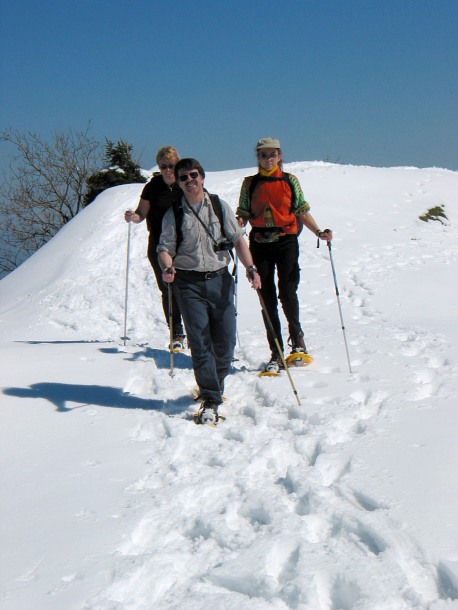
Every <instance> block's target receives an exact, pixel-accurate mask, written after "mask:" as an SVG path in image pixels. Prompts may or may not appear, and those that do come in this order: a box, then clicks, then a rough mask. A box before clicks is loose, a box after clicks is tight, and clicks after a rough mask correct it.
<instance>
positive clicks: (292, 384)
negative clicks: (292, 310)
mask: <svg viewBox="0 0 458 610" xmlns="http://www.w3.org/2000/svg"><path fill="white" fill-rule="evenodd" d="M256 292H257V293H258V297H259V302H260V303H261V309H262V313H263V314H264V317H265V319H266V320H267V326H268V327H269V331H270V334H271V335H272V338H273V340H274V341H275V345H276V346H277V351H278V355H279V356H280V358H281V361H282V363H283V366H284V368H285V371H286V374H287V375H288V379H289V383H290V384H291V388H292V390H293V393H294V396H295V397H296V400H297V404H298V405H299V406H301V401H300V400H299V396H298V394H297V390H296V388H295V386H294V383H293V380H292V379H291V374H290V372H289V370H288V365H287V364H286V361H285V356H284V354H283V350H282V348H281V347H280V343H279V342H278V339H277V335H276V334H275V331H274V327H273V325H272V322H271V320H270V316H269V314H268V313H267V309H266V304H265V303H264V299H263V298H262V296H261V291H260V289H259V288H258V289H257V290H256Z"/></svg>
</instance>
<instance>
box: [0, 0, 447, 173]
mask: <svg viewBox="0 0 458 610" xmlns="http://www.w3.org/2000/svg"><path fill="white" fill-rule="evenodd" d="M0 17H1V23H2V25H1V30H2V34H1V37H0V45H1V64H0V66H1V102H0V104H1V107H0V128H1V129H4V128H6V127H12V128H17V129H19V130H21V131H28V130H31V131H34V132H36V133H38V134H40V135H42V136H45V137H47V136H48V135H49V134H50V133H51V132H53V131H60V130H66V129H68V128H70V127H72V128H74V129H84V128H85V127H86V126H87V124H88V122H89V121H90V122H91V134H92V135H93V136H94V137H96V138H97V139H99V140H100V141H101V142H104V140H105V138H109V139H111V140H114V141H117V140H118V139H124V140H127V141H128V142H130V143H131V144H132V145H133V147H134V156H136V157H137V158H138V159H139V160H140V162H141V165H142V166H143V167H146V168H149V167H152V166H153V165H154V157H155V153H156V150H157V149H158V148H159V147H160V146H163V145H165V144H173V145H175V146H176V147H177V148H178V150H179V152H180V153H181V155H182V156H194V157H197V158H198V159H199V160H200V161H201V162H202V164H203V166H204V167H205V168H206V169H207V170H209V171H213V170H224V169H233V168H242V167H250V166H253V165H255V159H254V154H253V148H254V145H255V142H256V140H257V139H258V138H259V137H263V136H267V135H272V136H274V137H277V138H279V139H280V140H281V143H282V147H283V151H284V157H285V159H286V160H287V161H305V160H310V161H313V160H329V161H335V162H339V163H345V164H356V165H373V166H398V165H409V166H410V165H413V166H418V167H429V166H438V167H447V168H449V169H454V170H457V169H458V145H457V144H458V1H457V0H431V1H427V0H396V1H393V0H385V1H381V0H333V1H331V0H316V1H315V0H293V1H289V0H284V1H282V2H272V1H269V0H265V1H264V2H258V1H251V0H244V1H243V2H242V1H239V0H233V1H230V2H217V1H215V0H213V1H206V0H202V1H200V0H196V1H195V2H183V1H182V0H177V1H175V2H154V1H151V0H130V1H125V0H124V1H123V2H121V1H119V0H110V1H106V0H73V1H67V2H65V1H62V0H59V1H57V0H41V1H40V2H36V1H35V0H34V1H32V0H3V2H2V8H1V9H0ZM11 152H12V149H11V147H10V146H8V145H7V144H5V143H0V166H2V167H4V165H5V155H7V154H8V153H11Z"/></svg>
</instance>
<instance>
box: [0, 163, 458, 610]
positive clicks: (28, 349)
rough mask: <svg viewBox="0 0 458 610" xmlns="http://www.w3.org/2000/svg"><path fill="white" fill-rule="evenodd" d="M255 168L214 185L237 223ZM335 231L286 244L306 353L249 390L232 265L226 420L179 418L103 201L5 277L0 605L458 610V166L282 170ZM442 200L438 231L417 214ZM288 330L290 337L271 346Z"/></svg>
mask: <svg viewBox="0 0 458 610" xmlns="http://www.w3.org/2000/svg"><path fill="white" fill-rule="evenodd" d="M253 169H254V168H249V169H240V170H231V171H225V172H213V173H211V172H210V173H208V175H207V180H206V186H207V188H208V189H209V190H210V191H211V192H217V193H218V194H219V195H220V196H221V197H222V198H223V199H225V200H226V201H228V202H229V203H230V204H231V205H232V206H233V207H234V208H235V206H236V203H237V197H238V192H239V189H240V184H241V181H242V178H243V176H244V175H246V174H249V173H251V172H252V170H253ZM286 169H287V170H288V171H292V172H293V173H295V174H296V175H297V177H298V178H299V180H300V182H301V184H302V187H303V190H304V194H305V196H306V198H307V200H308V201H309V202H310V203H311V206H312V213H313V215H314V216H315V217H316V219H317V220H318V222H319V223H320V225H321V226H322V227H323V228H324V227H328V226H329V227H331V228H332V229H333V230H334V236H335V238H334V241H333V250H332V252H333V257H334V262H335V265H336V271H337V279H338V283H339V290H340V299H341V304H342V312H343V316H344V321H345V326H346V334H347V339H348V344H349V351H350V357H351V363H352V369H353V373H352V374H351V373H350V372H349V368H348V364H347V360H346V354H345V348H344V342H343V333H342V329H341V323H340V319H339V314H338V307H337V300H336V294H335V287H334V283H333V277H332V273H331V266H330V262H329V252H328V249H327V248H326V246H323V245H321V247H320V248H319V249H317V248H316V242H315V239H314V237H313V235H312V234H311V233H309V232H307V231H306V230H305V231H304V232H303V233H302V235H301V261H300V263H301V269H302V276H301V278H302V279H301V284H300V288H299V294H300V299H301V317H302V323H303V327H304V330H305V334H306V340H307V345H308V347H309V350H310V352H311V353H312V354H313V355H314V357H315V362H314V363H313V364H312V365H311V366H310V367H307V368H306V369H303V370H293V371H292V378H293V382H294V384H295V386H296V388H297V391H298V395H299V397H300V401H301V406H298V405H297V402H296V399H295V397H294V394H293V392H292V389H291V387H290V385H289V383H288V379H287V377H286V376H283V377H281V378H278V379H272V378H259V377H258V376H257V370H258V369H259V368H260V367H261V366H262V364H263V362H264V361H265V359H266V358H267V356H268V348H267V342H266V338H265V333H264V329H263V325H262V320H261V313H260V309H259V302H258V299H257V296H256V294H255V293H254V292H253V291H252V290H250V288H249V285H248V283H247V282H246V281H245V278H244V273H243V270H242V269H241V270H240V274H239V276H240V277H239V282H238V299H237V302H238V338H239V341H238V346H237V352H236V356H237V361H236V362H235V363H234V371H233V375H231V376H230V377H229V378H228V380H227V384H226V386H227V387H226V394H227V402H226V403H225V407H224V410H225V414H226V416H227V421H226V422H225V423H224V424H223V425H221V426H220V427H219V428H217V429H214V430H213V429H207V428H205V429H202V428H201V427H198V426H195V425H194V424H193V423H192V421H190V414H191V413H192V411H193V405H192V402H191V401H190V399H189V392H190V389H191V388H192V386H193V375H192V369H191V362H190V356H189V354H188V353H184V354H178V355H177V356H176V358H175V376H174V377H173V379H172V378H171V377H170V376H169V374H168V373H169V369H168V367H169V354H168V351H167V349H166V345H167V343H168V336H167V328H166V325H165V322H164V320H163V315H162V309H161V304H160V298H159V294H158V290H157V289H156V287H155V284H154V279H153V274H152V272H151V270H150V268H149V264H148V262H147V260H146V257H145V252H146V242H147V237H146V228H145V227H144V226H142V225H140V226H135V227H132V230H131V256H130V264H129V269H130V272H129V284H128V315H127V321H128V324H127V329H128V336H129V340H128V341H127V345H126V346H124V345H123V341H122V340H121V337H122V335H123V324H124V299H125V288H126V283H125V279H126V251H127V237H128V228H127V225H126V224H125V223H124V221H123V212H124V210H125V209H127V208H132V207H135V206H136V203H137V201H138V197H139V194H140V192H141V188H142V185H130V186H122V187H117V188H115V189H111V190H109V191H106V192H104V193H103V194H102V195H101V196H100V197H99V198H98V199H97V200H96V201H95V202H94V203H93V204H91V205H90V206H89V207H88V208H87V209H86V210H84V211H83V212H82V213H81V214H80V215H78V217H77V218H75V219H74V220H72V221H71V222H70V223H69V224H68V225H67V226H66V227H64V228H63V229H62V230H61V231H60V232H59V233H58V234H57V235H56V236H55V237H54V239H53V240H51V242H49V243H48V244H47V245H46V246H45V247H44V248H42V249H41V250H40V251H39V252H37V253H36V254H35V255H34V256H33V257H32V258H31V259H29V260H28V261H27V262H26V263H24V264H23V265H22V266H21V267H20V268H19V269H17V270H16V271H15V272H13V273H11V274H10V275H9V276H7V277H6V278H4V279H3V280H2V281H0V358H1V370H2V391H1V393H0V426H1V444H0V458H1V461H0V464H1V466H0V477H1V478H0V490H1V492H2V500H1V514H0V528H1V539H2V544H1V551H0V553H1V566H0V574H1V576H0V579H1V584H0V608H1V609H2V610H32V609H33V610H61V609H63V608H65V609H66V610H67V609H85V610H89V609H90V610H115V609H116V610H124V609H125V610H127V609H129V610H132V609H138V610H140V609H141V610H150V609H151V610H153V609H154V610H156V609H158V610H171V609H174V610H178V609H179V610H182V609H186V610H193V609H195V610H197V609H198V610H203V609H208V610H210V609H211V610H214V609H217V610H244V609H249V610H258V609H259V610H265V609H270V608H271V609H276V610H280V609H286V608H291V609H300V610H302V609H307V610H322V609H323V610H340V609H342V610H349V609H355V610H357V609H364V610H374V609H380V610H382V609H383V610H398V609H399V610H401V609H410V608H415V609H424V610H426V609H428V610H443V609H450V608H458V510H457V508H458V476H457V475H458V473H457V464H458V443H457V441H456V435H457V430H458V417H457V406H458V405H457V398H456V396H457V388H458V381H457V362H458V329H457V318H458V309H457V304H458V289H457V287H456V277H457V271H458V262H457V261H458V229H457V227H458V223H457V221H458V195H457V193H458V174H457V173H456V172H451V171H448V170H443V169H438V168H429V169H416V168H385V169H381V168H378V169H377V168H370V167H352V166H338V165H332V164H326V163H317V162H315V163H306V162H298V163H291V164H288V165H287V166H286ZM436 205H444V206H445V212H446V214H447V216H448V220H447V222H446V224H445V225H442V224H441V223H439V222H428V223H426V222H422V221H421V220H419V216H420V215H421V214H423V213H424V212H426V211H427V210H428V209H429V208H431V207H433V206H436ZM285 339H286V337H285Z"/></svg>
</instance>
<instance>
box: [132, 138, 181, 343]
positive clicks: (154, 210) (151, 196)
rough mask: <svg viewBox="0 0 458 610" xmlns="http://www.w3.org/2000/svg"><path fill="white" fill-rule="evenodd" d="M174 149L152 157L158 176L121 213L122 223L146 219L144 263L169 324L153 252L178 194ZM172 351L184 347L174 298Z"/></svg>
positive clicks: (164, 291)
mask: <svg viewBox="0 0 458 610" xmlns="http://www.w3.org/2000/svg"><path fill="white" fill-rule="evenodd" d="M179 158H180V157H179V155H178V152H177V150H176V149H175V148H174V147H173V146H164V147H163V148H160V149H159V150H158V152H157V155H156V163H157V164H158V167H159V171H160V173H159V174H155V175H154V176H153V177H152V178H151V180H150V181H149V182H148V183H147V184H146V185H145V187H144V189H143V191H142V194H141V196H140V201H139V203H138V206H137V209H136V210H135V212H131V211H128V212H126V213H125V216H124V217H125V220H126V222H133V223H135V224H139V223H140V222H143V221H144V220H146V226H147V228H148V231H149V240H148V260H149V262H150V263H151V266H152V268H153V271H154V275H155V277H156V282H157V285H158V288H159V290H160V291H161V293H162V308H163V310H164V316H165V320H166V322H167V325H169V297H168V288H167V285H166V284H165V283H164V281H163V279H162V270H161V267H160V264H159V261H158V254H157V251H156V248H157V245H158V243H159V238H160V236H161V228H162V219H163V217H164V214H165V213H166V212H167V210H168V209H169V208H170V207H171V206H172V203H173V201H174V200H179V199H180V198H181V195H182V191H181V189H180V187H179V186H178V184H177V182H176V180H175V165H176V164H177V162H178V160H179ZM172 320H173V322H172V324H173V328H172V334H173V341H172V349H174V350H176V351H179V350H182V349H183V347H184V343H183V342H184V338H185V335H184V331H183V323H182V319H181V312H180V308H179V306H178V303H177V301H176V299H175V297H172Z"/></svg>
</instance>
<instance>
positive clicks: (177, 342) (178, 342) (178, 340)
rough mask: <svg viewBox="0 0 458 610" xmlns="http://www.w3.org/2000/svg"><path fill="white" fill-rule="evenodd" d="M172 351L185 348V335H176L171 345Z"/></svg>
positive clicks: (179, 350) (180, 350)
mask: <svg viewBox="0 0 458 610" xmlns="http://www.w3.org/2000/svg"><path fill="white" fill-rule="evenodd" d="M169 349H171V351H172V352H175V353H176V352H182V351H183V350H184V349H185V343H184V335H174V337H173V339H172V345H171V346H169Z"/></svg>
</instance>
